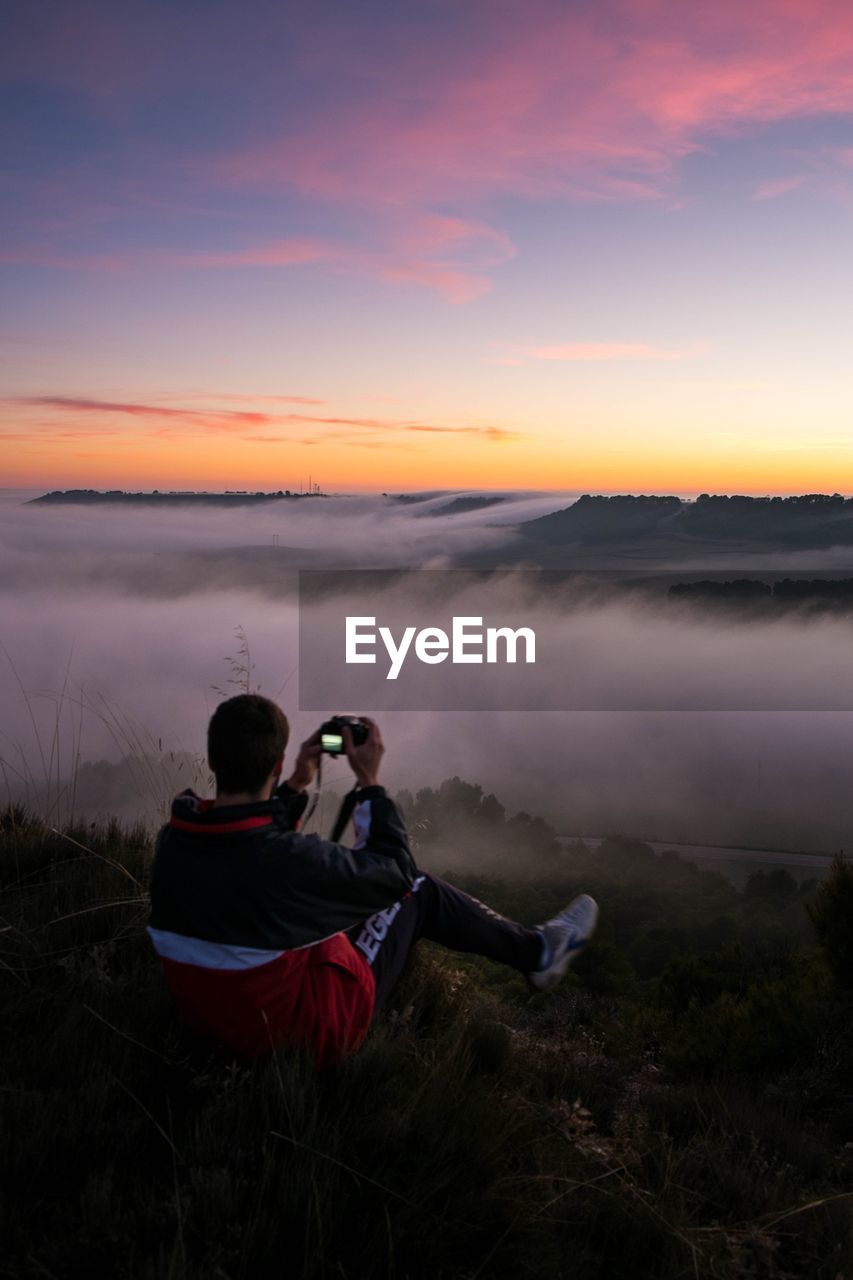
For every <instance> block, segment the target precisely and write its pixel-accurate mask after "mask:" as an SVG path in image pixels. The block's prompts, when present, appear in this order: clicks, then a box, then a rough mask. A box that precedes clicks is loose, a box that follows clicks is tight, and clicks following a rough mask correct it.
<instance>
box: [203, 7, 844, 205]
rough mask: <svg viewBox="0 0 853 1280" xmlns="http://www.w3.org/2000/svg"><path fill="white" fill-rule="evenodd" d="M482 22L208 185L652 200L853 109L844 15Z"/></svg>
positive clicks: (635, 13) (319, 192)
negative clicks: (804, 124) (694, 167)
mask: <svg viewBox="0 0 853 1280" xmlns="http://www.w3.org/2000/svg"><path fill="white" fill-rule="evenodd" d="M479 19H480V21H479V22H475V28H476V29H475V30H473V31H472V38H470V39H469V40H467V41H465V42H464V43H463V44H462V45H461V46H460V47H459V48H455V49H452V50H450V51H449V52H447V53H446V56H444V57H443V58H441V59H436V57H435V51H434V49H433V48H432V47H430V45H429V42H428V41H426V42H424V46H423V47H417V46H413V45H412V44H411V42H409V43H408V44H407V45H406V47H404V48H402V47H401V48H396V49H394V51H393V54H394V56H391V50H390V49H389V48H388V47H384V48H380V49H379V50H378V51H377V54H376V55H375V56H376V57H377V59H381V66H380V65H377V67H376V68H375V70H376V72H377V78H376V83H377V84H379V85H381V86H382V92H381V94H376V95H375V96H367V97H366V98H361V99H359V100H356V101H351V100H345V101H343V102H336V103H335V104H334V105H331V106H328V107H326V108H325V109H321V110H318V111H317V112H316V113H315V114H314V115H313V117H309V118H308V119H307V120H306V122H305V123H304V125H303V127H301V128H300V129H299V130H298V131H294V130H292V129H288V130H287V131H286V132H282V133H281V134H280V135H279V136H278V137H274V136H273V137H269V138H267V139H266V140H265V141H262V142H260V143H258V144H257V145H253V146H251V147H248V148H245V149H242V150H240V151H238V152H235V153H233V154H232V155H231V156H230V157H228V158H227V159H225V160H224V161H223V162H221V164H220V165H219V176H220V177H221V178H222V179H223V180H225V181H228V182H232V183H241V184H242V183H250V184H253V185H259V186H280V185H285V186H294V187H296V188H298V189H299V190H301V191H303V192H305V193H306V194H309V195H313V196H321V197H325V198H329V199H336V200H347V201H353V200H354V201H359V202H363V203H365V204H369V205H372V206H377V205H385V206H387V207H388V208H393V207H394V206H395V205H396V206H398V207H399V206H400V204H401V203H402V204H404V205H407V206H408V207H409V208H411V209H412V210H423V209H424V208H427V207H429V206H430V205H434V204H435V203H436V202H439V201H441V202H447V201H448V200H468V199H470V198H471V197H474V198H481V197H483V196H486V197H488V196H492V195H496V194H501V193H503V192H510V193H512V194H518V193H523V194H524V195H525V196H526V197H528V198H531V197H533V198H537V197H549V196H555V195H556V196H560V195H562V196H566V197H569V198H576V199H582V200H613V199H617V200H626V199H627V200H637V199H640V200H642V199H654V198H656V197H659V196H660V195H661V194H662V193H663V192H664V191H665V190H667V188H668V185H669V182H670V180H671V176H672V170H673V166H674V165H675V164H676V163H677V161H678V160H679V159H681V158H682V157H684V156H685V155H688V154H690V153H691V152H695V151H696V150H698V149H701V148H702V147H704V146H705V145H707V143H708V141H709V140H710V139H712V138H713V137H714V136H720V135H726V134H730V133H732V132H736V131H737V132H742V131H744V130H749V129H753V130H754V129H756V128H759V127H762V126H764V125H766V124H768V123H772V122H775V121H780V120H786V119H791V118H794V117H803V116H817V115H821V114H827V113H838V112H846V111H849V110H851V109H853V22H851V20H850V15H849V9H848V8H847V7H846V5H845V4H843V3H839V2H838V0H830V2H829V3H822V4H820V3H818V4H801V3H797V2H789V0H757V3H755V4H752V5H747V6H745V5H743V4H741V3H737V4H736V3H733V0H728V2H726V0H723V3H721V4H717V5H715V6H713V7H703V6H699V5H692V6H688V5H676V4H665V3H664V4H661V3H655V4H649V3H648V0H625V2H623V3H610V4H608V5H603V6H601V7H600V8H599V9H587V10H586V11H580V12H578V11H577V10H574V11H572V10H568V11H567V10H566V9H565V8H564V7H563V6H562V5H555V4H553V3H542V2H541V0H540V2H537V0H531V3H530V4H529V5H528V7H527V8H526V11H525V21H524V23H523V24H520V23H519V22H518V21H517V14H516V13H515V12H514V11H512V10H511V9H509V8H507V7H501V6H494V7H493V6H483V7H482V9H480V10H479ZM368 61H369V55H368ZM413 86H417V88H416V89H415V90H413Z"/></svg>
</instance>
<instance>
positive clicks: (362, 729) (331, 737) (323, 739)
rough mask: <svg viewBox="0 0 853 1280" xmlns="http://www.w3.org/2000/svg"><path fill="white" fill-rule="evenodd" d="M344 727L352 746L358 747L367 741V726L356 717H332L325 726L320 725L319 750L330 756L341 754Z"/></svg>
mask: <svg viewBox="0 0 853 1280" xmlns="http://www.w3.org/2000/svg"><path fill="white" fill-rule="evenodd" d="M344 725H346V726H347V727H348V728H349V730H350V732H351V734H352V740H353V745H354V746H356V747H360V746H361V744H362V743H363V742H366V741H367V725H366V724H365V723H364V721H363V720H359V718H358V716H332V718H331V720H327V721H326V723H325V724H321V725H320V750H321V751H324V752H325V753H326V754H327V755H330V756H339V755H342V754H343V750H344V739H343V735H342V734H341V730H342V729H343V727H344Z"/></svg>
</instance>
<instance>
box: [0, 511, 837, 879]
mask: <svg viewBox="0 0 853 1280" xmlns="http://www.w3.org/2000/svg"><path fill="white" fill-rule="evenodd" d="M482 497H483V495H466V496H465V497H464V498H463V499H462V500H460V497H459V495H433V496H431V497H428V498H426V499H424V500H421V501H413V502H409V503H405V502H402V503H401V502H394V501H392V500H389V499H381V498H354V499H340V500H303V501H299V502H295V503H291V504H287V503H278V504H274V505H271V506H270V507H268V508H261V509H257V508H254V509H252V508H244V509H240V510H235V511H230V510H212V511H210V512H203V513H201V512H194V511H186V510H183V509H181V508H169V509H168V510H166V511H151V510H148V509H141V510H136V509H131V508H125V507H116V508H92V507H57V508H41V507H38V506H36V507H32V506H22V505H21V503H20V496H19V495H9V494H7V495H4V496H3V498H2V500H0V620H1V621H0V640H2V644H3V646H4V650H5V653H3V654H0V723H1V724H2V738H0V756H2V758H3V760H4V761H5V777H6V784H8V785H9V786H11V787H14V786H15V784H16V777H17V776H18V775H23V776H25V777H26V776H27V775H29V777H30V778H31V779H32V780H34V781H36V782H38V781H39V780H40V779H42V778H43V777H44V775H45V773H50V775H51V777H54V776H58V775H64V774H66V773H67V772H68V771H69V770H70V769H71V767H72V765H73V762H74V759H75V756H77V755H78V753H79V757H80V758H81V759H83V760H95V759H99V758H106V759H111V760H113V761H115V760H117V759H118V758H120V756H121V754H122V753H128V754H134V753H136V754H139V753H140V752H142V753H144V752H146V751H148V752H150V753H151V754H152V755H153V756H159V757H161V758H162V759H164V760H165V761H166V763H167V765H168V761H169V759H170V753H176V754H175V757H174V758H175V759H177V758H179V756H180V753H186V756H187V757H192V756H200V755H201V754H202V753H203V746H204V730H205V726H206V719H207V717H208V715H209V713H210V711H211V710H212V708H213V706H215V705H216V703H217V701H218V700H219V699H220V697H221V696H222V693H223V692H225V693H231V692H235V691H237V690H238V689H239V687H240V684H241V682H242V680H243V679H244V670H245V668H246V665H247V662H248V663H251V677H250V678H251V682H252V684H253V686H254V687H256V688H258V687H259V688H260V690H261V692H264V693H267V694H268V695H269V696H271V697H275V698H277V699H279V700H280V701H281V702H282V704H283V705H284V706H285V708H286V709H287V711H288V713H289V714H291V718H292V722H293V730H294V736H295V738H296V739H297V740H298V739H300V738H301V737H304V736H306V735H307V734H308V733H309V732H310V731H311V730H312V729H313V728H314V727H315V726H316V721H317V719H318V714H317V713H312V714H310V715H309V714H307V713H300V712H298V711H297V710H296V707H297V696H296V694H297V687H298V672H297V669H296V666H297V620H298V619H297V604H296V597H295V580H296V572H295V571H296V569H297V568H298V567H300V565H302V566H305V565H309V566H310V565H311V564H316V563H318V562H319V563H330V562H332V563H334V562H337V563H339V564H342V565H344V566H346V565H350V566H354V565H359V566H362V565H365V564H372V565H376V566H382V567H393V566H401V565H409V566H424V565H431V566H433V567H443V566H445V565H447V564H453V563H455V562H456V559H457V558H458V557H460V556H464V555H465V554H467V553H470V552H472V551H488V550H489V549H490V548H498V549H499V550H500V551H501V554H502V555H503V554H504V552H505V549H506V548H507V547H508V546H510V545H512V537H513V532H512V529H511V527H510V528H508V527H507V526H511V525H513V524H514V523H518V522H520V521H521V520H524V519H530V518H532V517H533V516H535V515H539V514H544V513H545V512H547V511H550V510H554V509H556V508H558V507H560V506H562V505H565V502H566V498H565V496H556V497H543V496H542V495H526V496H519V495H504V496H503V500H502V501H499V502H496V503H491V504H490V505H488V506H486V505H482V504H481V503H480V502H479V501H477V499H478V498H482ZM472 507H473V509H472ZM442 511H446V514H444V515H441V514H440V513H441V512H442ZM274 539H277V545H276V544H275V543H274ZM287 548H291V550H290V551H288V550H287ZM813 563H814V560H813ZM241 572H242V574H243V578H242V580H241V577H240V573H241ZM512 581H513V575H507V577H506V582H507V584H509V583H511V582H512ZM493 589H494V584H493ZM507 590H509V587H507ZM499 598H500V597H498V599H499ZM459 603H460V606H461V605H463V604H464V607H465V608H470V609H471V610H472V611H475V606H476V604H477V596H476V594H473V595H469V596H468V597H464V598H460V602H459ZM566 603H567V602H566V601H565V600H561V599H560V598H559V597H557V596H555V598H554V599H553V600H551V601H549V600H548V599H547V597H545V598H539V599H538V601H537V602H536V604H535V612H536V615H537V617H538V618H540V619H541V620H542V623H543V624H546V623H547V622H548V620H549V619H551V621H552V622H553V624H554V625H559V626H560V627H564V628H566V635H567V637H569V638H571V637H572V636H573V637H574V641H575V642H576V646H577V647H576V650H575V658H576V660H577V661H581V660H583V661H585V662H587V663H590V664H591V663H592V661H593V659H597V660H601V659H602V655H605V656H607V655H609V656H610V657H611V658H612V657H615V658H617V659H619V660H620V661H621V662H622V665H623V670H624V681H625V685H624V695H625V700H624V701H623V703H622V704H621V709H620V708H619V707H617V708H616V709H613V710H610V711H606V712H605V711H595V710H590V711H554V710H543V711H538V712H524V711H517V710H516V711H511V710H507V709H505V707H503V708H502V704H501V690H500V687H499V685H498V686H496V691H495V700H494V709H492V710H483V711H478V712H461V711H454V710H440V711H439V710H436V711H417V712H411V711H408V712H407V711H396V710H394V711H387V712H385V713H383V715H382V724H383V728H384V730H385V736H386V740H387V743H388V755H387V768H386V775H387V780H388V783H389V785H391V786H395V787H404V786H405V787H409V788H412V789H415V790H417V789H418V787H420V786H424V785H434V784H435V783H437V782H439V781H440V780H441V779H442V778H444V777H446V776H449V775H451V774H454V773H458V774H459V775H461V776H462V777H465V778H467V779H469V780H471V781H476V782H479V783H481V784H482V785H483V786H484V787H485V788H486V789H487V790H494V791H496V792H497V793H498V794H499V796H500V797H501V799H502V800H504V802H505V803H506V804H507V805H508V806H510V807H513V806H515V807H523V808H526V809H528V810H530V811H532V812H534V813H542V814H543V815H544V816H548V817H549V818H551V819H552V820H553V821H554V822H555V823H556V825H557V826H558V827H559V828H560V829H561V830H562V831H564V832H566V833H587V834H594V833H598V832H601V831H605V830H622V831H625V832H628V833H636V834H641V835H646V836H648V837H650V838H651V837H655V838H660V839H671V840H673V841H676V840H696V841H700V842H708V843H720V842H730V843H736V844H749V843H751V844H757V845H764V846H768V847H773V846H775V847H780V848H789V847H802V848H823V849H826V848H832V847H835V846H838V845H842V844H844V843H849V841H850V839H851V837H853V801H852V800H851V799H850V794H851V789H850V785H849V777H848V771H847V765H846V762H847V760H849V758H850V755H851V751H850V748H851V746H853V713H849V712H845V711H838V710H827V709H826V708H827V706H829V707H834V706H838V705H839V700H838V699H837V698H836V699H835V700H834V701H833V689H834V687H835V682H837V681H840V680H841V679H842V678H846V677H845V666H844V661H845V653H846V651H847V649H848V648H849V638H850V625H851V624H849V623H847V622H845V621H843V620H842V619H839V618H826V619H823V620H819V619H812V620H811V621H808V622H806V621H803V620H798V619H797V618H795V617H787V618H786V619H777V620H775V621H767V620H764V621H754V622H749V623H744V622H743V621H741V622H739V623H737V624H733V623H732V622H731V620H729V621H728V622H725V621H723V620H721V619H720V618H719V616H717V617H716V618H715V617H714V616H713V615H712V614H710V613H709V614H707V615H693V616H689V615H688V614H686V613H684V612H683V611H679V610H676V609H673V610H672V611H671V612H670V613H666V612H660V611H658V612H655V610H654V609H651V608H650V606H649V605H648V604H647V603H641V602H639V601H636V602H634V603H630V602H628V601H624V602H621V603H616V602H613V601H610V602H607V603H602V602H599V603H597V604H596V603H594V602H592V603H590V604H589V605H588V606H584V608H582V609H580V610H577V611H576V612H575V613H574V614H572V615H567V614H566ZM382 604H383V602H382V600H381V599H379V600H375V601H371V602H370V606H371V611H377V612H378V611H380V610H381V608H382ZM510 606H513V607H517V606H518V600H517V598H515V599H514V598H513V597H512V596H511V595H507V607H510ZM531 607H533V606H531ZM454 609H455V604H454ZM238 628H239V629H241V630H242V634H244V635H245V636H246V637H247V639H248V644H249V654H248V656H247V655H246V654H245V653H241V648H242V641H241V639H240V638H239V636H238V634H237V630H238ZM572 629H573V630H572ZM584 652H585V653H586V657H585V658H584V657H583V653H584ZM721 662H728V663H729V664H730V666H731V668H732V671H733V673H734V675H736V677H737V680H738V681H739V684H740V687H741V690H742V692H743V693H744V695H745V696H746V695H747V694H748V692H749V691H750V690H751V689H753V690H754V689H755V688H756V687H760V688H761V689H762V690H764V691H765V693H766V695H767V697H774V698H775V702H774V703H773V705H776V706H778V707H780V708H785V707H790V706H796V705H798V699H799V705H803V704H805V705H807V706H810V707H811V709H809V710H803V711H791V710H784V709H780V710H777V711H774V712H762V713H758V712H753V713H748V712H737V711H736V710H735V711H732V710H726V711H725V712H722V711H717V712H715V711H706V712H697V711H669V712H663V711H659V712H641V711H631V710H630V709H629V708H630V707H631V706H632V705H642V704H643V695H644V693H645V694H648V689H649V681H650V680H651V678H652V676H651V673H652V672H653V670H657V671H658V672H659V673H660V678H662V679H667V680H669V681H670V682H673V681H674V682H676V683H679V682H682V681H685V680H686V679H687V674H686V673H687V671H688V669H689V671H690V679H692V680H694V681H697V682H698V685H699V687H700V688H701V684H702V673H703V669H704V670H706V672H707V687H708V689H709V690H713V687H714V685H715V683H716V682H717V681H718V679H719V676H720V671H719V669H718V666H717V667H715V664H719V663H721ZM590 669H591V670H592V666H591V667H590ZM229 682H232V683H229ZM233 682H236V683H233ZM559 693H560V691H559V690H556V689H555V691H554V699H553V702H552V704H551V705H559ZM818 695H819V697H818ZM632 697H633V698H634V699H635V701H634V703H632V702H631V698H632ZM809 699H811V702H809ZM656 705H660V704H656ZM818 708H822V709H818ZM325 710H326V711H328V712H333V711H336V710H353V711H356V712H359V711H362V712H368V713H369V712H370V711H371V710H373V708H371V707H369V706H367V707H362V706H355V707H342V706H338V705H337V704H336V705H333V706H329V707H327V708H325ZM58 717H59V719H58ZM57 723H59V730H58V734H57V732H56V730H57ZM36 730H37V731H38V732H37V733H36ZM37 739H38V740H37ZM180 758H181V759H183V758H184V757H183V756H180ZM329 772H330V774H331V775H332V776H333V777H334V778H336V779H337V784H338V785H345V781H346V776H347V775H346V770H345V767H344V766H343V765H341V764H339V763H338V764H335V765H334V766H331V767H330V770H329ZM182 780H183V779H182V778H179V777H176V782H182ZM6 784H4V783H3V781H2V777H0V789H3V790H4V791H5V786H6ZM136 791H137V794H134V795H129V796H128V798H127V804H126V806H125V807H124V812H125V814H126V816H131V815H132V814H134V813H137V812H138V813H141V814H143V815H145V816H147V817H149V818H151V817H152V816H154V815H153V813H152V809H153V808H154V807H156V803H159V802H160V800H161V799H162V797H157V798H156V800H155V799H154V798H153V797H152V796H151V795H148V796H146V795H145V794H144V791H145V787H144V780H143V785H141V786H140V787H137V788H136ZM106 794H107V788H106V785H105V796H106ZM4 798H5V797H4ZM105 803H106V800H105ZM109 803H110V805H111V807H113V808H114V807H115V798H114V796H112V795H111V796H110V800H109ZM520 856H523V855H522V852H521V851H520Z"/></svg>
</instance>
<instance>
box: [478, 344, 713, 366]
mask: <svg viewBox="0 0 853 1280" xmlns="http://www.w3.org/2000/svg"><path fill="white" fill-rule="evenodd" d="M706 349H707V348H706V346H705V344H704V343H699V342H695V343H693V344H691V345H690V346H688V347H681V348H671V347H655V346H652V345H651V344H650V343H648V342H562V343H558V344H556V345H554V346H545V347H528V348H527V349H526V350H525V352H524V356H525V357H526V360H575V361H590V360H592V361H598V360H689V359H690V358H691V357H693V356H698V355H702V354H703V353H704V352H705V350H706ZM526 360H524V359H520V358H514V357H510V358H509V360H507V361H503V362H502V363H510V364H523V363H526Z"/></svg>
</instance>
